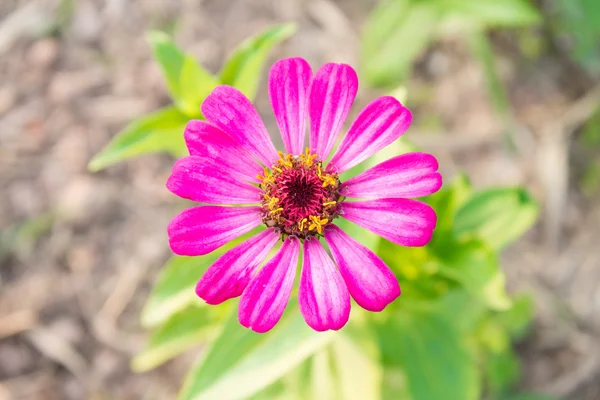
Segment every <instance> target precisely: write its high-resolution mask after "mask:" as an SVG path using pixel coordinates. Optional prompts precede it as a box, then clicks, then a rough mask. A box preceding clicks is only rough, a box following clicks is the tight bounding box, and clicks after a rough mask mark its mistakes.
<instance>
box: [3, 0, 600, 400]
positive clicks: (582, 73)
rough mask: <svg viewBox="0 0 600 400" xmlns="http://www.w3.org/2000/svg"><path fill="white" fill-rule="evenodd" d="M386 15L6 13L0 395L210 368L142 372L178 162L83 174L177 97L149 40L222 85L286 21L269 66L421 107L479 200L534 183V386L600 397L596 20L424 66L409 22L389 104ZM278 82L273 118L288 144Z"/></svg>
mask: <svg viewBox="0 0 600 400" xmlns="http://www.w3.org/2000/svg"><path fill="white" fill-rule="evenodd" d="M482 1H483V0H482ZM377 4H378V3H377V2H376V1H374V0H352V1H342V0H339V1H332V0H286V1H281V0H172V1H171V0H170V1H158V0H105V1H101V0H95V1H92V0H31V1H25V0H2V1H1V2H0V229H1V231H0V399H2V400H5V399H88V398H89V399H171V398H174V396H175V393H176V392H177V390H178V388H179V386H180V382H181V379H182V377H183V376H184V374H185V371H186V370H187V368H188V367H189V365H190V364H191V363H192V361H193V360H194V358H195V357H196V355H197V353H195V352H191V353H187V354H185V355H183V356H182V357H179V358H178V359H176V360H174V361H171V362H169V363H167V364H165V365H163V366H161V367H160V368H158V369H156V370H154V371H151V372H148V373H144V374H135V373H133V372H132V371H131V370H130V367H129V361H130V358H131V357H132V356H133V355H134V354H135V353H136V352H138V351H139V350H140V349H141V348H142V347H143V345H144V340H145V338H146V333H145V331H144V330H143V329H142V328H141V327H140V325H139V322H138V321H139V317H138V315H139V312H140V308H141V306H142V305H143V303H144V300H145V299H146V297H147V295H148V293H149V290H150V288H151V286H152V283H153V282H154V280H155V279H156V276H157V273H158V271H159V268H160V267H161V265H162V264H163V263H164V262H165V260H166V259H167V258H168V257H169V256H170V254H171V253H170V250H169V248H168V245H167V238H166V231H165V227H166V225H167V223H168V221H169V220H170V218H171V217H172V216H173V215H174V214H175V213H176V212H177V208H176V207H175V206H174V205H173V202H172V200H173V199H172V195H171V194H170V193H168V192H167V190H166V189H165V187H164V182H165V180H166V178H167V176H168V174H169V172H170V168H171V166H172V163H173V158H171V157H169V156H166V155H150V156H144V157H141V158H136V159H132V160H130V161H127V162H125V163H122V164H119V165H118V166H114V167H110V168H108V169H106V170H104V171H102V172H99V173H94V174H92V173H90V172H88V170H87V163H88V162H89V160H90V159H91V157H92V156H93V155H94V154H95V153H97V152H98V151H99V150H100V149H101V148H103V147H104V146H105V145H106V144H107V143H108V142H109V140H110V139H111V137H112V136H114V134H115V133H116V132H117V131H119V130H120V129H122V128H123V127H124V126H125V125H126V124H127V123H128V122H130V121H131V120H132V119H134V118H135V117H138V116H140V115H142V114H144V113H147V112H149V111H152V110H154V109H156V108H158V107H160V106H163V105H165V104H167V103H168V102H169V101H170V100H169V97H168V94H167V90H166V88H165V84H164V82H163V79H162V76H161V72H160V69H159V67H158V65H157V64H156V63H155V62H154V61H153V60H152V58H151V49H150V47H149V45H148V42H147V40H146V37H145V32H146V31H147V30H148V29H162V30H165V31H167V32H170V33H172V34H173V35H174V40H175V41H176V42H177V43H178V44H179V45H180V46H181V47H182V48H183V49H185V50H186V51H187V52H189V53H191V54H193V55H194V56H195V57H196V58H197V59H198V60H199V61H200V62H201V63H202V64H204V65H205V66H206V67H207V68H208V69H209V70H211V71H213V72H216V71H218V69H219V68H220V66H221V65H222V63H223V60H224V59H225V58H226V56H227V55H228V53H229V52H231V50H232V49H233V48H234V47H235V46H236V45H237V44H238V43H239V42H241V41H242V40H243V39H245V38H246V37H248V36H251V35H254V34H256V33H257V32H258V31H260V30H262V29H264V28H265V27H267V26H269V25H272V24H275V23H282V22H289V21H294V22H296V23H297V24H298V31H297V33H296V34H295V35H294V36H293V37H291V38H290V39H289V40H287V41H286V42H284V43H283V44H281V45H278V46H277V47H276V48H275V50H274V51H273V53H272V55H271V56H270V59H271V60H275V59H278V58H283V57H288V56H301V57H304V58H306V59H307V60H309V62H310V63H311V64H312V65H313V67H315V68H316V66H318V65H320V64H322V63H325V62H328V61H336V62H346V63H349V64H352V65H355V66H356V67H357V68H358V72H359V78H360V82H361V87H360V91H359V97H358V98H357V101H356V103H355V106H354V109H353V113H354V115H355V114H356V112H357V111H358V109H359V108H360V106H362V105H364V104H366V102H368V101H369V100H370V99H372V98H373V97H374V96H375V95H378V94H382V93H385V92H386V91H387V92H389V90H390V89H393V90H394V93H400V95H406V98H407V105H408V106H409V107H410V108H411V109H412V110H413V113H414V115H415V120H414V124H413V126H412V128H411V129H410V130H409V132H408V134H407V135H409V137H410V140H412V141H413V142H414V143H416V144H417V145H418V146H420V147H421V148H422V149H423V150H424V151H427V152H431V153H433V154H434V155H435V156H436V157H437V158H438V160H439V162H440V166H441V167H440V168H441V172H442V174H443V176H444V177H445V179H446V180H450V178H452V177H453V176H455V175H456V174H457V173H458V172H460V171H465V172H466V173H467V174H468V176H469V177H470V179H471V181H472V182H473V184H474V186H475V187H477V188H484V187H489V186H495V185H505V186H506V185H509V186H512V185H523V186H525V187H527V188H528V189H529V191H530V192H531V193H532V194H533V196H534V197H535V198H536V199H537V200H538V201H539V202H540V204H541V206H542V213H541V215H540V219H539V221H538V222H537V223H536V225H535V227H534V228H533V229H532V230H531V231H529V232H528V233H527V235H526V236H525V237H524V238H522V239H521V240H520V241H518V242H517V243H516V244H513V245H512V246H510V247H509V248H508V249H506V250H505V251H504V253H503V256H502V265H503V269H504V270H505V272H506V273H507V276H508V285H509V291H510V292H513V293H514V292H519V291H526V292H529V293H532V294H533V296H534V298H535V301H536V317H535V320H534V326H533V329H532V331H531V334H530V335H529V336H528V337H527V339H526V340H525V341H523V342H522V343H520V344H519V345H518V354H519V355H520V357H521V358H522V360H523V369H522V377H521V379H520V383H519V386H520V387H521V388H522V389H523V390H531V391H535V392H540V393H545V394H550V395H554V396H557V397H559V398H567V399H590V400H592V399H599V398H600V249H599V247H598V244H599V241H598V240H599V239H598V237H599V235H600V228H599V227H600V202H599V201H598V200H599V199H600V190H599V189H600V113H599V112H598V108H599V106H600V80H599V79H598V76H599V75H598V72H599V71H600V69H599V68H598V63H599V60H600V41H599V39H600V35H599V30H600V28H598V26H599V25H600V24H599V23H598V21H600V10H599V9H600V5H598V3H597V2H595V1H593V0H587V1H586V0H573V1H571V0H543V1H542V0H540V1H537V2H535V3H531V4H534V6H535V7H536V8H537V9H538V10H539V11H540V12H541V13H542V15H543V19H542V20H540V21H539V22H537V23H533V24H531V26H527V27H514V28H512V27H497V26H494V24H493V23H491V24H490V26H489V28H488V27H487V26H486V27H485V29H484V30H483V31H482V32H484V33H482V34H483V35H485V37H486V38H487V39H488V40H486V41H485V43H487V44H489V47H487V48H484V49H483V50H481V49H482V48H481V43H480V42H479V45H478V43H473V42H472V41H471V40H470V39H469V38H466V37H465V36H464V35H462V34H457V33H455V32H454V31H453V30H452V29H450V30H449V31H448V32H444V33H442V34H437V35H435V36H432V37H431V38H430V39H428V40H426V41H423V43H421V44H418V46H417V49H416V50H415V49H414V47H415V46H414V44H415V43H417V42H419V39H418V37H419V35H420V33H421V32H422V31H423V30H425V29H427V28H426V27H425V26H424V25H421V24H413V25H414V26H412V27H410V29H408V30H407V32H405V33H404V35H403V36H401V37H400V38H399V40H397V41H395V42H394V46H393V50H394V51H395V52H397V53H399V54H402V53H403V52H405V51H406V52H409V53H415V60H414V63H412V62H411V63H409V64H408V65H409V70H408V72H407V73H406V74H405V75H404V78H403V80H402V85H403V86H402V87H401V88H397V87H394V88H390V87H388V88H386V89H385V90H383V89H377V88H374V85H372V84H370V83H369V82H370V81H369V79H371V78H368V77H367V75H368V74H367V73H366V72H365V71H366V67H365V65H367V64H368V61H369V60H368V57H369V51H368V50H367V51H364V50H363V49H364V46H363V45H362V44H361V43H362V42H363V40H362V38H363V35H364V27H365V24H366V22H367V20H368V18H369V15H370V14H371V12H372V10H373V9H374V8H375V7H376V6H377ZM494 15H495V14H494V13H492V17H490V18H491V20H492V22H493V17H494ZM596 17H597V18H596ZM594 18H596V19H595V21H596V24H594V23H590V21H592V22H593V21H594ZM477 49H479V50H477ZM490 65H493V71H490ZM266 72H267V71H266V70H265V71H264V73H263V79H262V80H261V83H260V86H259V92H258V96H257V106H258V108H259V110H260V112H261V114H262V115H263V116H264V118H265V121H266V123H267V126H268V127H269V128H270V130H271V132H276V129H275V123H274V118H273V116H272V115H271V111H270V105H269V102H268V96H267V93H266V82H265V79H264V77H265V76H266ZM375 81H377V79H371V83H378V82H375ZM379 83H381V82H379ZM511 137H512V139H510V138H511Z"/></svg>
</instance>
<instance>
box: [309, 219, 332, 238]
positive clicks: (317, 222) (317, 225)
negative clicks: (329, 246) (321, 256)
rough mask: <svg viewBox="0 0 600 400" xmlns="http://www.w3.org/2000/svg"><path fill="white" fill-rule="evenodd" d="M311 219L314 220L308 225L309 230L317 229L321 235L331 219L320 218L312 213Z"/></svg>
mask: <svg viewBox="0 0 600 400" xmlns="http://www.w3.org/2000/svg"><path fill="white" fill-rule="evenodd" d="M310 219H311V220H312V223H311V224H310V225H309V226H308V230H310V231H312V230H315V229H316V230H317V233H319V235H321V234H323V226H325V225H327V223H328V222H329V219H327V218H323V219H320V218H319V217H318V216H316V215H311V216H310Z"/></svg>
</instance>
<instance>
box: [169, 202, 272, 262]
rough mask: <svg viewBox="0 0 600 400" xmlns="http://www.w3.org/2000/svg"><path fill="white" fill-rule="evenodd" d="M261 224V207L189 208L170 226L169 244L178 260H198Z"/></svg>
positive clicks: (174, 219)
mask: <svg viewBox="0 0 600 400" xmlns="http://www.w3.org/2000/svg"><path fill="white" fill-rule="evenodd" d="M261 222H262V216H261V209H260V207H219V206H200V207H194V208H189V209H187V210H183V211H182V212H181V213H179V214H178V215H177V216H176V217H175V218H173V220H172V221H171V223H170V224H169V227H168V228H167V232H168V234H169V244H170V245H171V250H173V252H174V253H175V254H179V255H180V256H201V255H204V254H208V253H210V252H211V251H213V250H215V249H218V248H219V247H221V246H223V245H224V244H225V243H227V242H229V241H231V240H233V239H235V238H237V237H238V236H241V235H243V234H244V233H247V232H250V231H251V230H252V229H254V228H256V227H257V226H258V225H260V224H261Z"/></svg>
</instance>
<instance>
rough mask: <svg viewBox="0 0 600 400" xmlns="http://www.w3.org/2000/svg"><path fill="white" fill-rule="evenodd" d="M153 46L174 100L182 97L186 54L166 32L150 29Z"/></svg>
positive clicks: (149, 38) (149, 36) (149, 35)
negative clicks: (180, 87)
mask: <svg viewBox="0 0 600 400" xmlns="http://www.w3.org/2000/svg"><path fill="white" fill-rule="evenodd" d="M147 38H148V41H149V42H150V45H151V46H152V52H153V54H154V58H155V59H156V61H158V64H159V65H160V67H161V69H162V72H163V76H164V77H165V80H166V81H167V87H168V88H169V92H170V93H171V96H172V97H173V99H174V100H177V99H179V98H180V91H179V75H180V73H181V68H182V67H183V63H184V62H185V54H184V53H183V52H182V51H181V50H180V49H179V48H178V47H177V46H175V44H174V43H173V41H172V40H171V38H170V37H169V35H167V34H166V33H164V32H159V31H150V32H148V34H147Z"/></svg>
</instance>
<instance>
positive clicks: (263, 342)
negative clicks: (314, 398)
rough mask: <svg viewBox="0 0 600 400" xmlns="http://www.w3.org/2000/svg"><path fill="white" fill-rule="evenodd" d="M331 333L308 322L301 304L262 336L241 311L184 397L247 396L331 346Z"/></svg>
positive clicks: (197, 371) (186, 399)
mask: <svg viewBox="0 0 600 400" xmlns="http://www.w3.org/2000/svg"><path fill="white" fill-rule="evenodd" d="M332 337H333V336H332V334H331V333H317V332H314V331H313V330H312V329H310V328H309V327H308V326H306V323H305V322H304V320H303V318H302V315H301V314H300V313H299V311H298V307H297V305H296V304H294V305H293V306H292V304H290V305H288V309H287V310H286V313H285V315H284V316H283V317H282V320H281V321H279V323H278V324H277V326H276V327H275V328H274V329H273V331H271V332H269V333H268V334H257V333H254V332H252V331H250V330H249V329H246V328H244V327H242V326H241V325H240V324H239V322H238V320H237V315H233V316H232V318H231V319H230V320H229V321H228V322H227V323H226V324H225V326H224V328H223V331H222V333H221V335H220V336H219V338H218V339H217V340H216V341H215V342H214V343H213V345H212V347H211V348H210V350H209V351H208V352H207V354H206V356H205V357H204V358H203V359H202V360H200V362H199V363H198V364H197V365H196V366H195V367H194V368H193V369H192V370H191V371H190V373H189V374H188V376H187V378H186V380H185V383H184V387H183V389H182V391H181V393H180V394H179V397H178V399H179V400H200V399H228V400H233V399H244V398H248V397H250V396H252V395H253V394H255V393H257V392H258V391H260V390H261V389H263V388H265V387H267V386H268V385H270V384H271V383H273V382H275V381H276V380H277V379H279V378H281V377H282V376H283V375H285V374H286V373H287V372H289V371H290V370H292V369H293V368H294V367H295V366H297V365H299V364H300V363H301V362H302V361H303V360H305V359H307V358H308V357H309V356H310V355H311V354H313V353H314V352H316V351H317V350H319V349H320V348H322V347H323V346H325V345H326V344H327V343H329V341H330V340H331V339H332Z"/></svg>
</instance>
